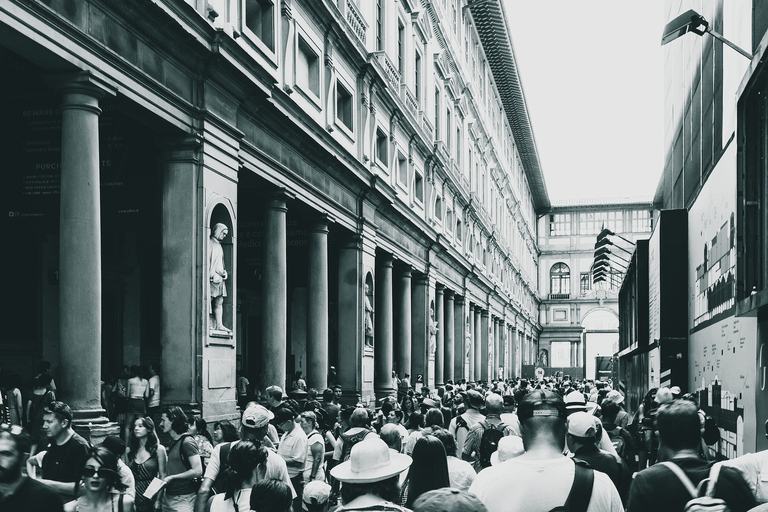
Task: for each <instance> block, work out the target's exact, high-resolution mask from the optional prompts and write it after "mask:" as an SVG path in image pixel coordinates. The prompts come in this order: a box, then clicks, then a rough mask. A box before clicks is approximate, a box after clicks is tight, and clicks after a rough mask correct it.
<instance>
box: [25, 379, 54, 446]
mask: <svg viewBox="0 0 768 512" xmlns="http://www.w3.org/2000/svg"><path fill="white" fill-rule="evenodd" d="M50 383H51V376H50V375H48V374H44V375H41V376H39V377H35V378H34V379H32V394H31V395H30V396H29V400H28V401H27V430H29V437H30V438H31V439H32V447H31V448H30V450H29V456H30V457H31V456H32V455H34V454H35V453H37V448H38V446H40V445H42V446H43V447H45V444H46V443H47V437H46V434H45V431H44V430H43V416H44V415H45V408H46V407H48V404H50V403H51V402H53V401H54V400H56V395H55V394H54V393H53V391H51V390H49V389H48V386H49V385H50Z"/></svg>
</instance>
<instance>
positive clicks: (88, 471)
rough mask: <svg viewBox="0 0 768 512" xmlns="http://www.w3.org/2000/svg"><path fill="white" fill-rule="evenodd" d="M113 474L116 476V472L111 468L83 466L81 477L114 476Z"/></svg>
mask: <svg viewBox="0 0 768 512" xmlns="http://www.w3.org/2000/svg"><path fill="white" fill-rule="evenodd" d="M115 476H117V473H116V472H115V471H112V470H111V469H106V468H99V469H94V468H83V477H85V478H107V477H115Z"/></svg>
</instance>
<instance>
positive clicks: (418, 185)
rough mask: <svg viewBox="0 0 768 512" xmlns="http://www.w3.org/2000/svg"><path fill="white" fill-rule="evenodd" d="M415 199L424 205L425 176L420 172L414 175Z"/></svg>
mask: <svg viewBox="0 0 768 512" xmlns="http://www.w3.org/2000/svg"><path fill="white" fill-rule="evenodd" d="M413 197H414V198H415V199H416V201H418V202H419V203H422V204H424V176H422V175H421V173H420V172H419V171H415V172H414V173H413Z"/></svg>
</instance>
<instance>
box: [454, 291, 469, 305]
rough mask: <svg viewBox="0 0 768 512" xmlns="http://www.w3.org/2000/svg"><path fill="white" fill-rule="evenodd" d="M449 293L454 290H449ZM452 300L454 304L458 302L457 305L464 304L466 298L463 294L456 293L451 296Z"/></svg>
mask: <svg viewBox="0 0 768 512" xmlns="http://www.w3.org/2000/svg"><path fill="white" fill-rule="evenodd" d="M451 293H454V292H451ZM453 301H454V302H455V303H456V304H459V305H463V304H464V302H466V299H465V298H464V296H463V295H458V294H456V295H455V296H454V297H453Z"/></svg>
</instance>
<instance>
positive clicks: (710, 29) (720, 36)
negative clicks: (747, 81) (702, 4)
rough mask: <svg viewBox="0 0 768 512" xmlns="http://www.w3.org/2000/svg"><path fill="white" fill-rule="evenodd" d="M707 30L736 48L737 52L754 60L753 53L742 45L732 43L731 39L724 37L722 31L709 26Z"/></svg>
mask: <svg viewBox="0 0 768 512" xmlns="http://www.w3.org/2000/svg"><path fill="white" fill-rule="evenodd" d="M707 32H709V33H710V34H712V37H714V38H715V39H719V40H720V41H722V42H723V43H725V44H726V45H728V46H730V47H731V48H733V49H734V50H736V51H737V52H739V53H740V54H742V55H743V56H745V57H746V58H748V59H749V60H752V54H751V53H749V52H748V51H747V50H745V49H743V48H741V47H740V46H737V45H736V44H735V43H732V42H731V41H729V40H727V39H726V38H725V37H723V35H722V34H721V33H719V32H718V31H716V30H713V29H712V27H707Z"/></svg>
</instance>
